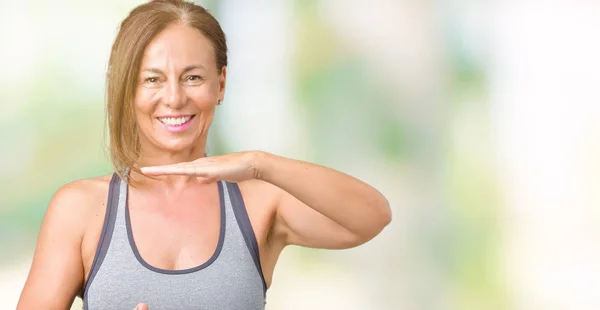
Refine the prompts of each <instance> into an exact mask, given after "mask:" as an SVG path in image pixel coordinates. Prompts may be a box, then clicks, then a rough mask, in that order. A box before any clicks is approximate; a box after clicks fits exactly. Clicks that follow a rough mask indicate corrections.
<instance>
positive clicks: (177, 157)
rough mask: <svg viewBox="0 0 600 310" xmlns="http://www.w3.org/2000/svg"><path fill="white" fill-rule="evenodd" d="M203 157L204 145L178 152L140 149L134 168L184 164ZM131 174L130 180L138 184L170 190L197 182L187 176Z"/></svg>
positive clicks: (195, 179) (193, 177)
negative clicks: (170, 188) (166, 187)
mask: <svg viewBox="0 0 600 310" xmlns="http://www.w3.org/2000/svg"><path fill="white" fill-rule="evenodd" d="M204 155H205V147H204V143H202V144H201V145H198V146H195V147H192V148H189V149H186V150H183V151H180V152H168V151H164V150H152V151H149V150H147V149H144V148H143V147H142V149H141V151H140V157H139V159H138V161H137V163H136V165H135V166H136V167H138V168H142V167H150V166H162V165H173V164H179V163H186V162H191V161H194V160H196V159H198V158H200V157H204ZM131 174H132V178H133V179H135V180H138V181H139V182H140V183H143V184H147V185H151V184H152V185H158V183H160V184H161V185H162V186H164V185H167V186H168V187H172V188H183V187H184V186H186V185H189V184H191V183H196V182H197V181H198V179H197V177H195V176H188V175H162V176H153V177H149V176H146V175H144V174H140V173H137V172H135V171H131Z"/></svg>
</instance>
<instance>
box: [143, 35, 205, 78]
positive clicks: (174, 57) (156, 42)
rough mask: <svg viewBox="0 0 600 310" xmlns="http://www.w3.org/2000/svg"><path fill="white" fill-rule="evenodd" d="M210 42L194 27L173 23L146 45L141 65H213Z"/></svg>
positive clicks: (182, 66) (177, 66)
mask: <svg viewBox="0 0 600 310" xmlns="http://www.w3.org/2000/svg"><path fill="white" fill-rule="evenodd" d="M214 62H215V60H214V51H213V46H212V43H211V42H210V41H209V40H208V39H207V38H206V37H205V36H204V35H202V33H201V32H200V31H199V30H198V29H195V28H192V27H190V26H187V25H182V24H173V25H170V26H168V27H167V28H165V29H164V30H163V31H162V32H160V33H159V34H158V35H157V36H156V37H155V38H154V39H153V40H152V41H150V43H149V44H148V46H147V47H146V50H145V51H144V55H143V57H142V68H143V67H154V68H159V69H165V70H166V69H167V68H168V67H174V68H175V69H177V68H184V67H186V66H188V65H192V64H200V65H202V66H204V67H205V68H213V67H215V66H216V65H215V63H214Z"/></svg>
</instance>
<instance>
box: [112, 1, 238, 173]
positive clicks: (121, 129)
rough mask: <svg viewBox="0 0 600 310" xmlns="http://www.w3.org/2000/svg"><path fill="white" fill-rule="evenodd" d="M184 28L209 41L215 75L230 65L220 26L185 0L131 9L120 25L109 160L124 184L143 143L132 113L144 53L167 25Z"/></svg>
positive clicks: (114, 59)
mask: <svg viewBox="0 0 600 310" xmlns="http://www.w3.org/2000/svg"><path fill="white" fill-rule="evenodd" d="M173 23H182V24H185V25H188V26H191V27H193V28H196V29H198V30H199V31H200V32H201V33H202V34H203V35H204V36H205V37H206V38H207V39H208V40H209V41H211V43H212V45H213V49H214V54H215V62H216V65H217V70H218V71H219V72H221V70H222V69H223V67H226V66H227V43H226V39H225V34H224V33H223V30H222V29H221V26H220V25H219V22H218V21H217V20H216V19H215V18H214V17H213V16H212V15H211V14H210V13H209V12H208V11H207V10H206V9H204V8H203V7H201V6H199V5H196V4H194V3H191V2H186V1H182V0H155V1H150V2H148V3H145V4H142V5H140V6H138V7H136V8H135V9H133V10H132V11H131V12H130V13H129V16H127V18H125V19H124V20H123V22H121V25H120V27H119V32H118V34H117V37H116V39H115V42H114V44H113V46H112V50H111V54H110V59H109V61H108V71H107V74H106V85H107V90H106V118H107V122H106V123H107V126H108V134H109V149H110V157H111V161H112V164H113V167H114V169H115V172H116V173H117V174H119V176H120V177H121V179H123V180H124V181H126V182H127V178H126V177H125V174H126V171H129V170H134V171H137V172H138V173H139V172H140V171H139V168H137V167H135V163H136V161H137V160H138V157H139V155H140V140H139V133H138V131H137V124H136V119H135V114H134V109H133V100H134V97H135V92H136V88H137V84H138V83H137V80H138V74H139V70H140V65H141V62H142V57H143V55H144V50H145V49H146V46H147V45H148V44H149V43H150V41H151V40H152V39H153V38H154V37H155V36H156V35H158V34H159V33H160V32H161V31H162V30H164V29H165V28H166V27H167V26H169V25H170V24H173Z"/></svg>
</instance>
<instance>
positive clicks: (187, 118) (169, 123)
mask: <svg viewBox="0 0 600 310" xmlns="http://www.w3.org/2000/svg"><path fill="white" fill-rule="evenodd" d="M194 116H195V115H182V116H166V117H157V119H158V121H159V122H161V123H162V124H163V125H164V126H165V128H166V129H167V130H168V131H170V132H181V131H183V130H185V129H186V128H187V127H188V126H189V125H190V123H191V122H192V119H193V118H194Z"/></svg>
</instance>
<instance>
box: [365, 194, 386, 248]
mask: <svg viewBox="0 0 600 310" xmlns="http://www.w3.org/2000/svg"><path fill="white" fill-rule="evenodd" d="M384 202H385V203H382V204H378V207H377V208H374V209H375V210H374V211H373V213H372V215H371V221H370V223H371V224H370V225H368V227H365V228H366V229H365V230H364V231H363V233H362V234H361V235H362V236H361V238H360V239H361V240H360V241H361V243H365V242H367V241H370V240H371V239H373V238H375V237H376V236H377V235H379V234H380V233H381V232H382V231H383V229H384V228H385V227H386V226H387V225H389V224H390V223H391V222H392V209H391V208H390V204H389V203H388V201H387V200H386V199H384Z"/></svg>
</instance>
